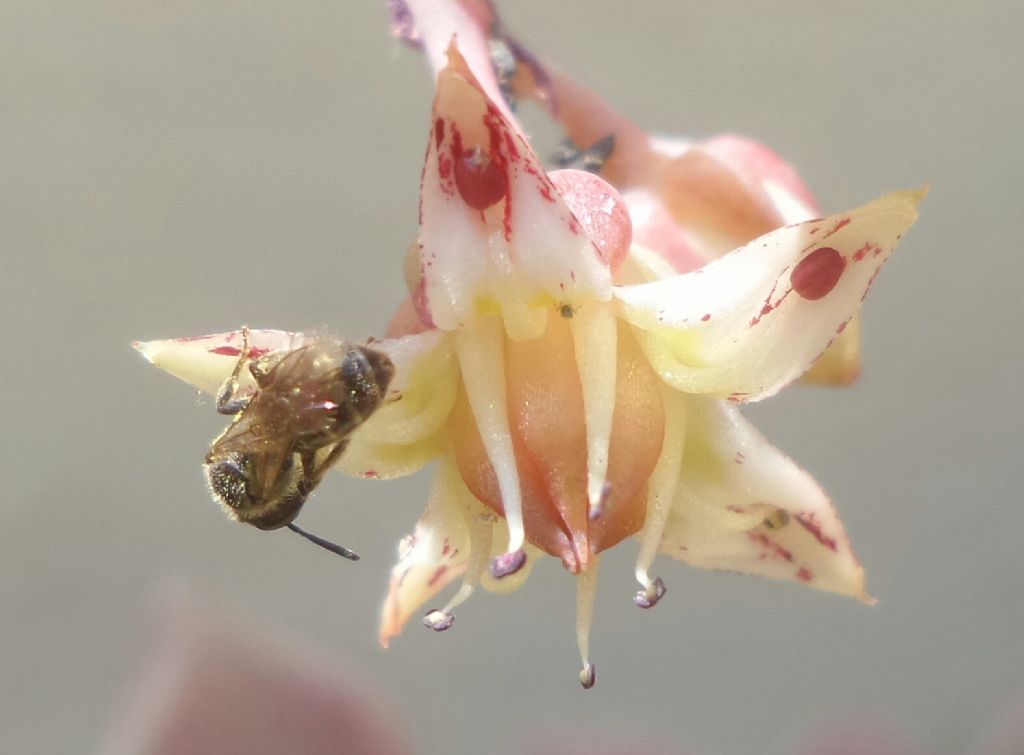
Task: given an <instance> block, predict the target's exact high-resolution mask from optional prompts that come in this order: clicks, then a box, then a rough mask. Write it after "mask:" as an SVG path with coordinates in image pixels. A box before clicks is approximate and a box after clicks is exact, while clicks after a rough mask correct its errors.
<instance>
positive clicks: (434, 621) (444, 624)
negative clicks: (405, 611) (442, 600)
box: [423, 610, 455, 632]
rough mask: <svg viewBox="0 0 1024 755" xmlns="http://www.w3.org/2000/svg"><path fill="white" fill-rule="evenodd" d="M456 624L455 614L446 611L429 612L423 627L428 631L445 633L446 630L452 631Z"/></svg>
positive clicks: (424, 618) (424, 619)
mask: <svg viewBox="0 0 1024 755" xmlns="http://www.w3.org/2000/svg"><path fill="white" fill-rule="evenodd" d="M454 623H455V614H453V613H446V612H445V611H437V610H434V611H428V612H427V613H426V615H425V616H424V617H423V625H424V626H425V627H427V629H433V630H434V631H435V632H443V631H445V630H446V629H450V628H451V626H452V624H454Z"/></svg>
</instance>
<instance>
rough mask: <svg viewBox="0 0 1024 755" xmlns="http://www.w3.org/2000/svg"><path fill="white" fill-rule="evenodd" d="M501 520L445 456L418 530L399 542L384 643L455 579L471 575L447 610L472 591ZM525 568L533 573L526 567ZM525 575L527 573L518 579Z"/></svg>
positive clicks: (382, 632)
mask: <svg viewBox="0 0 1024 755" xmlns="http://www.w3.org/2000/svg"><path fill="white" fill-rule="evenodd" d="M496 518H497V517H496V515H495V514H494V513H493V512H491V511H490V510H489V509H487V508H486V507H485V506H484V505H483V504H482V503H480V501H478V500H477V499H476V498H475V497H474V496H473V494H472V493H470V492H469V490H468V489H467V488H466V486H465V484H464V483H463V482H462V479H461V478H460V477H459V472H458V468H457V467H456V466H455V463H454V460H453V459H451V458H450V457H445V458H444V459H443V460H442V463H441V468H440V469H439V470H438V474H437V478H436V479H435V481H434V490H433V492H432V493H431V496H430V502H429V503H428V504H427V510H426V511H425V512H424V513H423V516H422V517H420V520H419V522H417V524H416V529H415V530H414V531H413V534H412V535H409V536H408V537H406V538H405V539H403V540H402V542H401V543H399V546H398V554H399V555H398V563H397V564H396V565H395V566H394V568H393V569H392V570H391V586H390V588H389V591H388V597H387V599H386V600H385V601H384V608H383V612H382V614H381V627H380V636H379V639H380V643H381V645H383V646H384V647H387V646H388V643H389V642H390V640H391V638H392V637H395V636H397V635H398V634H400V633H401V631H402V628H403V627H404V626H405V624H406V622H407V621H408V620H409V619H410V618H411V617H412V616H413V614H414V613H416V612H417V611H418V610H419V609H420V608H421V607H422V606H423V604H424V603H426V602H427V601H428V600H430V598H432V597H433V596H434V595H436V594H437V593H439V592H440V591H441V590H443V589H444V588H445V587H446V586H447V585H448V584H450V583H451V581H452V580H453V579H455V578H457V577H460V576H462V575H463V574H466V580H465V582H464V584H463V589H462V590H460V592H459V594H458V595H456V597H455V598H454V599H453V600H452V601H450V602H449V604H448V605H447V606H445V608H444V609H442V610H443V611H444V612H445V613H447V612H448V611H450V609H451V608H453V607H454V606H456V605H458V604H460V603H462V601H463V600H465V599H466V598H467V597H468V596H469V595H470V594H471V593H472V591H473V588H475V586H476V585H477V584H479V582H480V579H481V577H482V576H484V575H485V574H486V573H487V569H486V565H487V563H488V561H489V560H490V556H491V544H492V542H493V541H494V539H495V538H494V537H493V531H492V530H493V528H494V526H495V520H496ZM503 542H504V541H502V543H503ZM467 571H468V572H469V573H468V574H467ZM521 571H524V572H527V573H528V569H526V568H524V569H523V570H521ZM512 576H513V577H517V578H518V577H519V575H512ZM510 578H511V577H510ZM521 579H525V574H524V575H523V576H522V577H521V578H519V580H518V583H521Z"/></svg>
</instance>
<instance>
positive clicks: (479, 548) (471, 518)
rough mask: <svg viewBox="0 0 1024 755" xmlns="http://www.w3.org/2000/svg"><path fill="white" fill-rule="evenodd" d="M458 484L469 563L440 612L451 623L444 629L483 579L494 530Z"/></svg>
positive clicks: (476, 503) (479, 505) (477, 503)
mask: <svg viewBox="0 0 1024 755" xmlns="http://www.w3.org/2000/svg"><path fill="white" fill-rule="evenodd" d="M458 484H459V486H460V489H459V493H460V496H459V497H460V498H461V499H462V503H463V505H464V506H465V516H466V519H465V521H466V527H467V528H468V529H469V547H470V551H469V563H467V564H466V573H465V575H463V577H462V585H461V586H460V587H459V591H458V592H457V593H455V595H453V596H452V598H451V600H449V601H448V602H447V603H446V604H445V607H444V608H442V609H441V611H440V612H441V613H444V614H447V615H449V616H451V621H450V622H449V623H448V626H446V627H444V628H445V629H447V628H448V627H450V626H451V625H452V622H454V621H455V615H454V614H453V613H452V611H454V610H455V609H456V608H458V607H459V606H461V605H462V604H463V603H465V602H466V601H467V600H469V598H470V596H471V595H472V594H473V592H474V591H475V590H476V586H477V585H479V584H480V578H481V577H483V574H484V569H485V568H487V561H488V560H489V559H490V557H491V533H492V532H493V530H494V524H493V523H492V522H490V521H487V520H486V519H483V518H481V516H480V512H479V508H480V507H481V504H480V503H479V502H478V501H477V500H476V499H475V498H474V497H473V494H472V493H470V492H469V491H468V490H467V489H466V488H465V486H464V485H462V484H461V480H459V482H458ZM520 552H521V551H520ZM523 557H524V560H525V554H523ZM520 566H522V564H520ZM424 621H426V617H424ZM431 629H433V627H431Z"/></svg>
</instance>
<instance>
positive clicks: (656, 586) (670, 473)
mask: <svg viewBox="0 0 1024 755" xmlns="http://www.w3.org/2000/svg"><path fill="white" fill-rule="evenodd" d="M661 395H662V401H663V402H664V406H665V440H664V443H663V444H662V447H661V456H659V457H658V463H657V465H656V466H655V467H654V472H653V473H652V474H651V480H650V483H649V484H648V493H647V519H646V520H645V521H644V528H643V529H642V530H641V531H640V554H639V555H638V556H637V560H636V579H637V581H638V582H639V583H640V584H641V586H642V587H643V590H641V591H640V592H638V593H637V594H636V598H635V601H636V604H637V605H639V606H641V607H642V608H650V607H651V606H653V605H654V604H655V603H657V602H658V600H659V599H660V598H661V596H662V595H664V593H665V585H664V583H662V582H661V580H660V579H654V580H652V579H651V576H650V569H651V564H653V563H654V559H655V557H656V556H657V555H658V546H659V545H661V536H662V533H663V532H664V530H665V522H667V521H668V515H669V511H671V509H672V499H673V498H675V494H676V486H677V485H678V483H679V471H680V467H681V466H682V463H683V446H684V445H685V440H686V398H685V396H683V394H681V393H679V392H678V391H676V390H673V389H672V388H670V387H668V386H667V385H662V387H661Z"/></svg>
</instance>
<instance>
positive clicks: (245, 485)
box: [203, 328, 395, 561]
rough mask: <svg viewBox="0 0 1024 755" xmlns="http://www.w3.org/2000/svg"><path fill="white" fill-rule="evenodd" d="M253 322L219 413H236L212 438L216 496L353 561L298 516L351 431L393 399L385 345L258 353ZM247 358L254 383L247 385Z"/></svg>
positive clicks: (233, 510)
mask: <svg viewBox="0 0 1024 755" xmlns="http://www.w3.org/2000/svg"><path fill="white" fill-rule="evenodd" d="M251 356H252V354H251V352H250V350H249V331H248V328H243V329H242V349H241V352H240V353H239V356H238V361H237V362H236V363H235V367H234V369H233V370H232V372H231V375H230V376H229V377H228V378H227V379H226V380H225V381H224V383H223V384H222V386H221V388H220V390H219V391H218V393H217V411H218V412H220V413H221V414H227V415H233V416H234V420H233V421H232V422H231V424H230V425H228V427H227V428H226V429H225V430H224V432H223V433H221V434H220V436H218V437H217V438H216V439H215V440H214V441H213V443H212V444H211V446H210V452H209V453H208V454H207V455H206V460H205V462H204V464H203V470H204V472H205V474H206V481H207V484H208V485H209V487H210V492H211V494H212V495H213V498H214V500H215V501H216V502H217V503H219V504H220V505H221V506H222V507H223V509H224V511H225V513H226V514H227V515H228V516H229V517H230V518H231V519H234V520H236V521H239V522H244V523H245V524H251V525H252V526H254V527H258V528H259V529H261V530H274V529H278V528H280V527H287V528H288V529H290V530H292V531H293V532H296V533H298V534H299V535H301V536H303V537H305V538H306V539H308V540H310V541H312V542H314V543H316V544H317V545H320V546H322V547H324V548H327V549H328V550H331V551H333V552H334V553H337V554H338V555H340V556H343V557H345V558H348V559H350V560H352V561H356V560H358V559H359V556H357V555H356V554H355V553H353V552H352V551H351V550H349V549H348V548H344V547H342V546H338V545H335V544H333V543H331V542H329V541H327V540H323V539H321V538H319V537H317V536H315V535H312V534H310V533H308V532H306V531H305V530H302V529H301V528H299V527H298V526H297V525H295V524H293V520H294V519H295V517H296V516H298V514H299V510H300V509H301V508H302V506H303V504H304V503H305V502H306V499H307V498H309V496H310V494H311V493H312V492H313V490H315V489H316V487H317V485H319V484H320V481H321V479H323V476H324V474H325V473H326V472H327V470H328V469H330V467H331V465H333V464H334V463H335V462H336V461H337V460H338V459H339V458H340V457H341V455H342V454H343V453H344V452H345V448H346V447H347V446H348V442H349V438H350V436H351V435H352V433H353V431H355V429H356V428H357V427H359V426H360V425H361V424H362V423H363V422H365V421H366V420H367V419H368V418H369V417H370V416H371V415H372V414H373V413H374V412H375V411H376V410H377V409H379V408H380V407H381V406H382V405H383V404H384V403H385V402H386V401H388V400H389V399H388V386H389V385H390V383H391V379H392V377H394V373H395V368H394V365H393V364H392V363H391V360H390V359H389V358H388V357H387V355H386V354H384V353H383V352H382V351H379V350H377V349H373V348H370V347H369V346H356V345H351V344H346V343H344V342H341V341H337V340H335V339H332V338H327V337H317V338H315V339H314V340H312V341H310V342H309V343H306V344H304V345H302V346H299V347H298V348H296V349H293V350H291V351H280V352H273V353H270V354H266V355H263V356H260V357H257V358H255V359H250V357H251ZM246 362H248V364H249V372H250V373H251V375H252V377H253V379H254V380H255V382H256V385H255V387H254V388H251V389H246V390H242V389H240V387H239V375H240V373H241V370H242V366H243V365H244V364H245V363H246Z"/></svg>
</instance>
